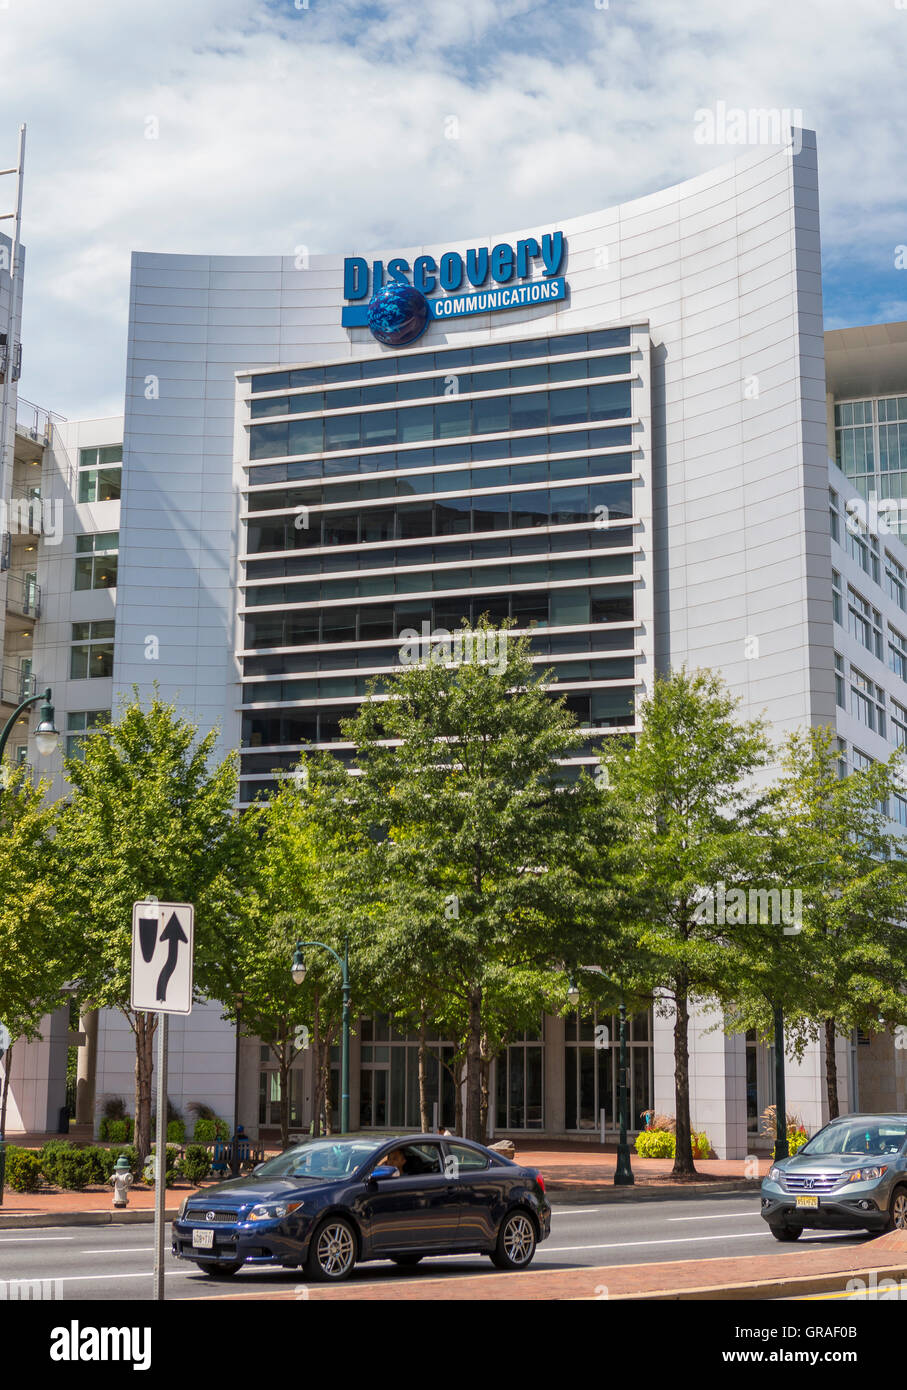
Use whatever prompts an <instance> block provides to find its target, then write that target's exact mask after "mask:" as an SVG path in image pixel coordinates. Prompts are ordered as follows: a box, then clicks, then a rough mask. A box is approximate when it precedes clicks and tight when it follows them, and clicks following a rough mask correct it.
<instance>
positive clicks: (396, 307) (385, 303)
mask: <svg viewBox="0 0 907 1390" xmlns="http://www.w3.org/2000/svg"><path fill="white" fill-rule="evenodd" d="M430 317H431V315H430V313H429V308H428V301H427V299H426V298H425V295H424V294H422V293H421V292H420V291H419V290H416V289H413V287H412V285H407V284H406V283H405V282H404V281H403V280H391V281H390V283H389V284H387V285H385V286H384V289H382V290H379V291H378V293H377V294H376V295H374V296H373V298H372V300H371V303H370V304H369V306H368V326H369V328H370V329H371V331H372V337H373V338H377V339H378V342H379V343H384V344H385V346H386V347H406V345H407V344H408V343H414V342H415V341H416V339H417V338H418V337H420V336H421V335H422V334H423V333H424V332H425V330H426V328H427V327H428V321H429V318H430Z"/></svg>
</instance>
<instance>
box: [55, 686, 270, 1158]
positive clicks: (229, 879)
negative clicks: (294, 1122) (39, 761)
mask: <svg viewBox="0 0 907 1390" xmlns="http://www.w3.org/2000/svg"><path fill="white" fill-rule="evenodd" d="M216 741H217V731H216V730H212V731H211V732H209V733H208V734H206V735H205V736H204V737H199V731H198V726H197V725H195V724H194V723H192V722H191V721H190V720H188V719H186V718H183V717H181V716H180V715H178V714H177V711H176V708H175V707H174V706H173V705H172V704H167V703H165V702H164V701H162V700H161V699H160V698H158V696H157V695H155V696H154V698H153V699H152V701H151V703H150V705H149V706H148V708H147V709H145V708H143V706H142V704H141V702H140V700H139V698H138V695H137V694H136V695H135V697H134V698H133V699H132V700H131V701H125V700H124V702H123V704H122V707H121V709H120V711H119V715H118V718H117V719H116V721H115V722H114V723H112V724H111V725H109V726H107V727H106V728H105V729H103V730H102V731H100V732H99V734H98V736H97V737H94V738H91V739H86V740H85V742H84V744H83V754H84V756H83V758H82V759H78V758H70V759H67V762H66V773H67V777H68V778H69V781H70V783H71V784H72V788H73V790H72V795H71V798H70V799H69V802H68V804H67V805H66V806H65V807H64V808H63V810H62V812H61V814H60V817H59V824H58V836H57V838H58V844H59V847H60V853H61V858H62V864H63V873H64V876H65V883H66V901H67V904H68V909H69V912H70V914H71V920H72V922H73V924H74V927H75V929H76V930H77V931H78V933H79V936H80V938H81V951H80V960H79V964H78V970H77V974H78V978H79V993H80V997H81V998H82V999H84V1000H85V1001H86V1002H88V1003H89V1004H90V1005H91V1007H95V1008H99V1007H108V1008H115V1009H119V1010H120V1011H121V1012H122V1013H123V1014H124V1016H125V1017H126V1019H127V1020H128V1021H129V1024H130V1026H131V1028H132V1030H133V1032H134V1034H135V1044H136V1066H135V1077H136V1091H135V1113H136V1124H135V1144H136V1149H137V1150H138V1156H139V1161H140V1162H144V1160H145V1158H146V1157H147V1155H148V1152H149V1150H150V1142H151V1133H150V1126H151V1076H152V1058H153V1040H154V1034H155V1030H156V1025H157V1015H156V1014H154V1013H146V1012H143V1011H134V1010H133V1009H132V1007H131V1005H130V969H131V926H132V905H133V903H134V902H136V901H139V900H141V899H144V898H146V897H149V896H152V897H155V898H157V899H159V900H160V901H161V902H189V903H192V904H194V907H195V987H196V992H197V996H198V997H204V996H205V995H206V994H208V993H209V992H210V986H211V984H212V983H213V982H214V981H216V980H217V978H218V975H219V968H220V967H219V960H220V957H221V955H222V954H223V953H224V952H226V951H227V950H228V949H229V946H228V943H229V937H230V934H231V932H232V931H233V930H234V929H235V927H234V924H235V922H236V919H237V911H238V898H239V896H240V894H241V889H242V881H243V873H244V868H243V860H242V855H241V854H240V853H239V846H240V843H241V841H240V837H239V836H238V834H237V827H236V820H235V817H234V814H233V809H232V808H233V802H234V797H235V793H236V759H235V756H234V755H232V754H231V755H229V756H228V757H227V758H225V759H224V760H223V761H222V762H220V763H218V764H216V765H214V766H212V761H213V755H214V749H215V744H216Z"/></svg>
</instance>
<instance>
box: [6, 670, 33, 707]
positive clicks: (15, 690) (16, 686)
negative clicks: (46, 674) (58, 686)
mask: <svg viewBox="0 0 907 1390" xmlns="http://www.w3.org/2000/svg"><path fill="white" fill-rule="evenodd" d="M37 693H38V678H37V676H30V675H26V674H25V673H24V672H22V671H19V670H18V669H17V668H16V667H15V666H3V667H0V704H4V705H13V706H16V705H21V703H22V701H23V700H27V699H28V698H29V696H30V695H36V694H37Z"/></svg>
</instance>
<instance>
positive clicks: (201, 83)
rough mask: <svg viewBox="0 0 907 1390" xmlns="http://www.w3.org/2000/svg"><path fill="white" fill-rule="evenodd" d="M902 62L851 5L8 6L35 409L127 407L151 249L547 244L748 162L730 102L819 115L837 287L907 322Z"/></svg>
mask: <svg viewBox="0 0 907 1390" xmlns="http://www.w3.org/2000/svg"><path fill="white" fill-rule="evenodd" d="M905 50H907V11H904V10H898V9H896V8H895V6H894V4H893V3H892V4H891V5H890V6H889V5H885V4H881V5H878V6H875V7H873V8H872V9H869V8H868V7H860V6H856V5H854V4H853V3H852V0H825V2H824V3H822V0H805V3H800V4H798V5H791V6H787V7H785V8H782V7H772V8H771V9H770V8H769V7H767V6H765V5H764V4H761V3H756V0H742V3H738V4H736V5H734V6H727V5H726V3H725V0H721V3H719V2H718V0H699V3H697V4H696V5H695V6H690V5H689V4H687V3H680V0H637V2H636V3H634V4H633V5H626V4H624V3H623V0H612V3H611V4H610V5H609V7H608V8H598V7H597V6H596V4H595V3H594V0H583V2H582V3H567V4H565V3H562V0H558V2H557V3H554V0H547V3H532V0H458V3H457V4H450V3H449V0H425V3H422V4H420V5H418V6H416V5H413V4H412V3H410V0H389V3H386V4H383V5H382V4H358V3H353V0H310V8H309V9H307V10H306V9H296V8H295V5H294V4H293V0H272V2H271V3H265V2H264V0H216V3H215V0H191V3H186V2H185V0H180V3H176V0H156V3H155V4H154V5H153V6H148V7H143V6H129V5H123V4H122V0H91V2H90V3H83V4H81V5H78V6H73V5H72V4H71V3H66V2H65V0H9V8H8V9H6V10H0V70H2V71H3V72H4V73H5V74H12V77H8V79H7V80H6V81H5V82H4V83H3V88H2V91H0V163H5V162H11V160H9V158H8V157H9V156H10V155H12V153H13V151H14V148H15V132H16V126H17V125H18V123H19V122H20V121H21V120H27V122H28V126H29V137H28V138H29V151H28V170H27V181H26V211H25V239H26V243H27V246H28V277H27V284H26V324H25V329H26V331H25V377H24V381H23V389H24V390H25V392H26V394H28V395H31V396H36V397H38V398H39V399H40V400H41V402H42V403H45V404H47V405H50V406H52V407H54V408H57V409H60V410H63V411H64V412H65V413H67V414H70V415H74V414H90V413H94V412H96V411H97V410H101V409H116V408H117V407H118V403H119V400H120V397H121V392H122V375H123V364H124V357H125V315H126V299H127V290H128V265H129V254H130V252H131V251H132V250H133V249H142V250H160V251H189V252H227V253H229V252H260V253H263V254H265V253H269V252H278V253H282V254H287V253H289V252H292V250H293V248H295V247H296V246H297V245H299V244H301V243H303V244H305V245H307V246H308V247H309V248H310V250H312V251H336V252H346V253H349V252H354V251H355V252H367V251H369V250H371V249H374V248H376V247H383V246H389V245H394V244H398V245H400V246H406V245H412V244H414V243H417V242H420V241H423V240H425V241H435V240H445V239H449V240H451V241H454V240H457V239H459V238H462V237H468V236H470V235H472V234H477V233H478V232H479V231H480V230H482V229H506V228H510V227H522V226H526V225H531V224H532V223H536V222H542V221H544V222H550V221H552V220H557V219H559V218H561V217H567V216H571V215H574V214H578V213H582V212H588V211H592V210H594V209H596V208H599V207H605V206H609V205H610V204H612V203H615V202H619V201H621V200H623V199H626V198H629V197H634V196H638V195H641V194H644V193H647V192H650V191H653V190H654V189H657V188H660V187H663V186H664V185H665V184H667V183H671V182H675V181H677V180H679V179H681V178H685V177H688V176H690V175H692V174H695V173H697V172H698V171H700V170H702V169H704V168H708V167H710V166H712V165H715V164H721V163H724V162H725V161H726V160H727V159H729V158H731V157H733V155H734V154H735V153H736V152H737V151H736V150H735V149H734V148H727V147H714V146H712V147H710V146H707V145H698V144H696V142H695V141H694V139H693V132H694V113H695V112H696V110H697V109H700V108H703V107H707V108H712V107H714V106H715V103H716V102H718V101H723V102H725V103H726V104H727V105H728V106H739V107H759V108H764V107H782V108H783V107H786V108H791V109H796V108H799V109H802V111H803V117H804V121H805V123H806V124H807V125H808V126H811V127H813V128H816V129H817V130H818V132H819V159H820V179H821V190H822V217H823V244H824V246H825V251H826V256H827V258H828V262H827V263H828V264H829V266H832V267H834V268H835V271H836V273H837V271H838V268H839V267H844V266H847V267H848V268H849V270H850V271H851V272H852V273H857V274H860V273H864V272H868V271H871V272H872V273H873V274H875V275H876V276H879V275H887V276H889V277H890V278H889V279H888V280H887V281H886V282H885V284H884V286H883V288H882V289H880V291H879V296H878V303H879V304H881V303H882V302H885V303H887V304H896V303H898V302H900V301H902V299H903V290H902V289H901V281H900V279H899V278H898V272H896V271H895V270H894V268H893V248H894V246H895V245H897V244H899V243H901V242H904V241H907V208H905V204H907V199H905V195H904V189H903V181H902V179H901V178H900V174H899V171H900V169H901V168H902V160H903V155H902V152H903V148H904V143H905V140H904V137H905V133H907V132H905V114H904V107H903V101H902V100H901V97H900V93H901V89H902V73H903V69H904V55H905ZM452 115H453V116H456V117H457V120H458V125H459V138H458V139H456V140H451V139H446V138H445V120H446V118H447V117H449V116H452ZM149 117H154V118H156V120H157V122H158V125H159V131H158V138H157V139H147V138H146V130H147V128H148V127H147V120H148V118H149ZM889 266H890V267H891V269H890V271H889V270H888V269H887V267H889ZM900 274H901V275H903V274H904V272H900ZM876 308H877V306H876V304H875V302H874V303H873V305H871V306H869V307H868V308H867V317H869V316H871V314H872V313H873V312H875V311H876Z"/></svg>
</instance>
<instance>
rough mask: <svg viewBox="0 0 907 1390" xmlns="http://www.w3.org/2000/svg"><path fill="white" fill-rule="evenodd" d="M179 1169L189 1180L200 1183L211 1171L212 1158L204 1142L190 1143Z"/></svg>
mask: <svg viewBox="0 0 907 1390" xmlns="http://www.w3.org/2000/svg"><path fill="white" fill-rule="evenodd" d="M179 1170H180V1172H181V1173H182V1175H183V1177H184V1178H185V1179H186V1181H187V1182H191V1183H200V1182H201V1180H202V1178H206V1177H207V1176H208V1174H209V1173H210V1171H211V1159H210V1157H209V1156H208V1151H207V1149H206V1148H205V1147H204V1145H203V1144H189V1145H188V1146H187V1148H186V1152H185V1155H184V1156H183V1158H182V1159H181V1160H180V1164H179Z"/></svg>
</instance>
